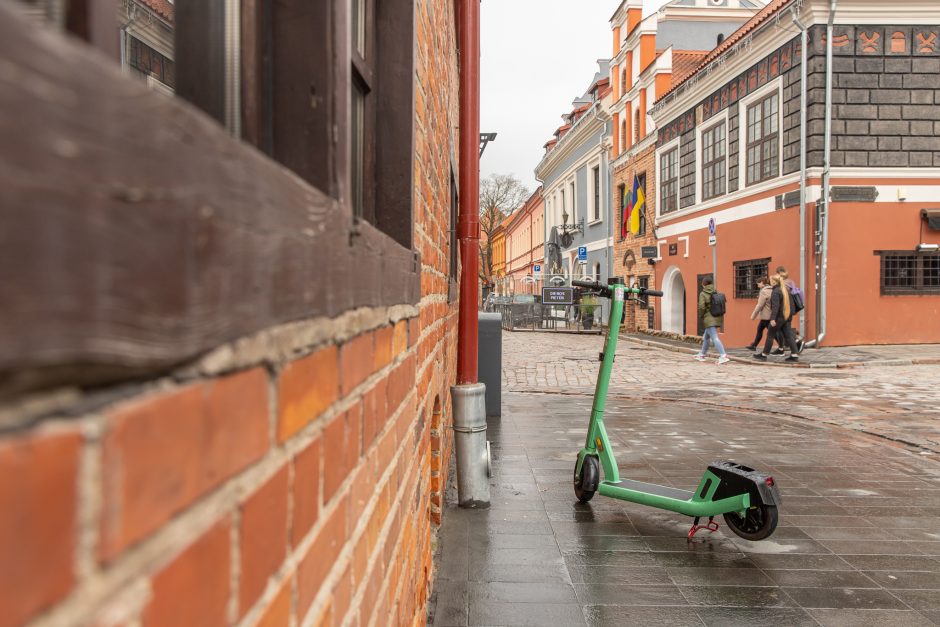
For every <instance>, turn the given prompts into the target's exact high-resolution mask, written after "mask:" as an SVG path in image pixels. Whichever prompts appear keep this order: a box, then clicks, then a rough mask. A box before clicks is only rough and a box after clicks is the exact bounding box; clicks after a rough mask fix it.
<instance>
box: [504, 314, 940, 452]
mask: <svg viewBox="0 0 940 627" xmlns="http://www.w3.org/2000/svg"><path fill="white" fill-rule="evenodd" d="M602 347H603V338H602V337H600V336H579V335H567V334H554V333H518V332H517V333H512V332H505V331H504V332H503V391H504V393H505V392H509V391H539V392H558V393H564V394H572V393H574V394H591V393H593V389H594V383H595V380H596V375H597V369H598V353H599V351H600V350H601V348H602ZM610 391H611V394H614V395H624V396H627V397H631V398H649V399H664V400H665V399H668V400H689V399H692V400H695V401H697V402H699V403H701V404H707V405H715V406H721V407H729V408H730V407H733V408H740V409H752V410H764V411H771V412H777V413H781V414H787V415H792V416H797V417H801V418H805V419H810V420H814V421H820V422H825V423H829V424H834V425H838V426H841V427H847V428H850V429H855V430H858V431H862V432H865V433H869V434H873V435H877V436H880V437H884V438H888V439H891V440H896V441H898V442H902V443H905V444H910V445H913V446H916V447H919V448H920V449H922V451H921V452H923V453H924V454H934V453H940V365H917V366H890V367H888V366H884V367H882V366H871V367H865V368H849V369H839V370H835V369H815V368H813V369H805V368H761V367H755V366H752V365H750V364H739V363H735V362H731V363H727V364H723V365H721V366H717V365H716V364H715V363H714V361H708V362H706V363H699V362H697V361H695V360H693V359H692V357H691V356H690V355H687V354H685V353H676V352H671V351H667V350H663V349H659V348H653V347H649V346H644V345H640V344H636V343H633V342H628V341H621V342H619V344H618V347H617V358H616V361H615V363H614V372H613V377H612V380H611V387H610Z"/></svg>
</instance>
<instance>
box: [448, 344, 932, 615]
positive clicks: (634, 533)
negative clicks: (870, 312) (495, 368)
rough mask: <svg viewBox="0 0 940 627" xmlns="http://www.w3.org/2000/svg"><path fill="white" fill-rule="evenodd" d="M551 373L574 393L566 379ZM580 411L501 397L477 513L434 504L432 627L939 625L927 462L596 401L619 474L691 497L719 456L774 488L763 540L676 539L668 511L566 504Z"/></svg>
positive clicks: (554, 401) (770, 425)
mask: <svg viewBox="0 0 940 627" xmlns="http://www.w3.org/2000/svg"><path fill="white" fill-rule="evenodd" d="M595 339H596V338H595ZM513 344H514V342H513V341H512V340H510V346H512V345H513ZM517 348H518V349H519V351H520V352H521V351H522V347H517ZM543 349H544V350H545V351H546V352H547V351H550V350H551V349H552V346H547V345H543ZM584 350H586V349H584ZM625 356H626V354H625V355H624V357H625ZM507 357H509V356H508V355H507ZM509 359H510V360H511V361H516V360H519V359H520V356H519V355H518V354H517V355H514V356H512V357H510V358H509ZM621 361H625V360H623V359H622V360H621ZM517 363H519V362H518V361H517ZM696 365H697V366H701V368H703V369H704V368H711V367H712V366H704V365H701V364H696ZM519 367H520V368H522V367H523V366H521V365H520V366H519ZM647 368H648V370H649V371H650V376H655V378H656V380H657V385H659V386H664V385H670V386H672V385H675V386H676V387H675V388H670V389H678V388H679V387H681V386H682V385H683V384H684V382H683V378H691V379H693V380H694V381H701V380H702V377H703V375H701V374H694V375H693V374H692V373H693V371H692V370H691V369H688V368H685V367H684V366H683V365H680V367H679V368H678V369H677V370H678V372H677V373H675V374H674V375H673V376H672V377H668V376H667V375H666V374H663V373H665V372H668V368H667V367H666V366H665V365H664V364H659V363H658V362H657V363H649V364H648V366H647ZM539 370H540V369H539V367H538V366H537V365H536V366H535V367H534V368H533V375H532V376H533V377H534V378H536V379H537V378H538V377H539V376H540V375H538V373H539ZM763 370H764V369H761V371H763ZM563 372H565V373H566V374H565V376H566V377H574V379H573V380H575V381H577V382H578V383H579V385H580V384H581V383H582V381H581V380H580V379H578V377H581V376H584V375H583V371H581V370H580V369H574V370H573V371H572V372H570V373H568V372H567V370H563ZM542 376H544V377H545V379H546V380H548V379H549V378H550V377H558V376H560V375H559V374H558V372H557V371H554V370H552V371H551V372H545V373H544V375H542ZM620 376H621V377H623V376H625V375H624V374H623V373H622V374H621V375H620ZM630 376H639V373H637V372H634V373H633V374H631V375H630ZM724 376H725V377H733V376H734V375H733V371H730V372H729V374H725V375H724ZM566 380H567V379H566ZM525 383H526V386H527V387H532V386H529V384H528V381H527V379H525ZM632 385H636V383H633V384H632ZM689 385H692V383H691V382H689ZM696 385H697V384H696ZM590 403H591V399H590V397H588V396H582V395H571V394H568V395H565V394H551V393H543V392H520V391H513V392H509V393H507V394H506V395H505V396H504V397H503V416H502V418H496V419H491V421H490V428H489V432H488V438H489V439H490V440H491V441H492V443H493V458H494V475H493V477H492V478H491V507H490V509H488V510H462V509H459V508H457V507H455V506H454V502H455V498H454V494H453V491H452V490H451V491H450V492H449V494H448V500H447V507H446V508H445V511H444V517H443V520H444V524H443V526H442V527H441V529H440V532H439V536H438V546H439V554H438V555H437V557H436V559H435V562H436V565H437V570H436V574H435V583H434V592H433V597H432V600H431V603H430V612H431V615H430V618H431V624H432V625H434V626H436V627H445V626H450V625H539V626H542V625H552V626H554V625H644V626H645V625H678V626H683V625H699V626H701V625H721V626H728V625H732V626H733V625H775V626H776V625H816V626H819V625H822V626H833V627H835V626H847V625H853V626H855V625H889V626H890V625H897V626H901V625H904V626H921V625H930V624H940V464H938V463H937V462H936V461H934V460H933V459H931V458H929V457H925V456H921V455H918V454H917V453H916V452H914V451H911V450H909V449H907V448H905V447H901V446H897V445H893V444H891V443H889V442H886V441H884V440H881V439H878V438H873V437H870V436H865V435H862V434H858V433H855V432H852V431H850V430H847V429H843V428H840V427H836V426H831V425H826V424H821V423H816V422H811V421H806V420H800V419H794V418H789V417H784V416H775V417H772V419H771V420H766V419H762V418H761V417H758V416H757V415H756V414H755V413H754V412H741V411H736V410H727V409H722V408H716V407H707V406H704V407H703V406H702V405H701V404H698V403H695V402H692V401H674V402H666V401H655V400H653V401H633V400H627V399H626V398H625V397H623V396H618V397H614V398H611V399H610V402H609V403H608V412H607V419H606V424H607V429H608V433H609V435H610V438H611V445H612V447H613V448H614V450H615V454H616V456H617V461H618V463H619V466H620V469H621V472H622V473H623V476H625V477H627V478H631V479H638V480H641V481H642V480H645V481H650V482H654V483H659V484H663V485H670V486H675V487H679V488H686V489H688V488H690V487H693V486H694V485H696V483H697V482H698V480H699V478H700V475H701V472H702V471H703V469H704V468H705V466H706V465H707V464H708V463H709V462H711V461H713V460H714V459H716V458H726V459H733V460H735V461H738V462H741V463H745V464H750V465H754V466H757V467H759V468H761V469H764V470H766V471H769V472H771V473H772V474H773V476H774V478H775V480H776V481H777V484H778V485H779V486H780V488H781V492H782V495H783V503H782V504H781V506H780V526H779V527H778V528H777V531H776V532H775V534H774V535H773V536H771V537H770V538H768V539H766V540H763V541H761V542H748V541H744V540H741V539H740V538H738V537H737V536H735V535H733V534H732V533H731V532H730V531H728V530H727V527H725V526H724V524H723V521H720V522H721V528H720V529H719V530H718V532H716V533H714V534H708V533H705V534H701V533H700V534H699V535H698V536H697V537H696V538H695V539H694V540H692V541H688V540H687V539H686V537H685V534H686V531H687V530H688V527H689V524H690V522H689V521H690V519H688V518H686V517H684V516H681V515H679V514H673V513H670V512H665V511H662V510H656V509H652V508H649V507H642V506H637V505H634V504H631V503H625V502H622V501H617V500H614V499H610V498H606V497H603V496H595V497H594V499H593V500H592V501H591V502H590V503H588V504H580V503H578V502H577V501H576V499H575V498H574V494H573V491H572V486H571V472H572V468H573V465H574V461H575V458H576V453H577V450H578V449H579V448H580V447H581V446H582V445H583V439H584V437H585V433H586V427H587V424H586V423H587V416H588V412H589V410H590Z"/></svg>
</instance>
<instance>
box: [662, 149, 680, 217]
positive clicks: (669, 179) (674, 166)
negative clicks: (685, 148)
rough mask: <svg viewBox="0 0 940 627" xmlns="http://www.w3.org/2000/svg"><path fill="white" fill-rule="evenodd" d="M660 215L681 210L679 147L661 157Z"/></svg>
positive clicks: (667, 151)
mask: <svg viewBox="0 0 940 627" xmlns="http://www.w3.org/2000/svg"><path fill="white" fill-rule="evenodd" d="M657 204H658V205H659V213H660V215H665V214H667V213H673V212H675V211H678V210H679V145H678V144H676V145H675V146H673V147H672V148H670V149H669V150H666V151H664V152H663V153H662V154H660V155H659V202H658V203H657Z"/></svg>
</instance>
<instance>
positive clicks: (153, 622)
mask: <svg viewBox="0 0 940 627" xmlns="http://www.w3.org/2000/svg"><path fill="white" fill-rule="evenodd" d="M230 529H231V524H230V521H229V520H227V519H226V520H224V521H222V522H219V523H217V524H216V525H215V526H214V527H213V528H212V529H210V530H209V531H208V532H206V534H205V535H203V536H202V537H201V538H199V539H198V540H196V542H194V543H193V544H191V545H190V546H189V547H188V548H186V549H185V550H184V551H183V552H182V553H181V554H180V555H178V556H177V557H176V558H175V559H174V560H173V561H172V562H170V564H169V565H168V566H166V567H165V568H164V569H163V570H161V571H160V572H159V573H157V574H156V575H155V576H154V577H153V581H152V583H151V587H152V588H153V597H152V599H151V602H150V605H148V606H147V608H146V609H145V610H144V615H143V624H144V625H145V627H163V626H166V627H178V626H179V625H199V626H200V627H213V626H214V625H220V626H221V625H226V624H227V623H228V620H227V617H226V613H227V606H228V597H229V572H230V568H231V555H230V554H229V546H230V543H229V535H230Z"/></svg>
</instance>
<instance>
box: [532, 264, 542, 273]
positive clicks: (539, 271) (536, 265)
mask: <svg viewBox="0 0 940 627" xmlns="http://www.w3.org/2000/svg"><path fill="white" fill-rule="evenodd" d="M534 270H535V274H542V265H541V264H538V263H537V264H535V268H534Z"/></svg>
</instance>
